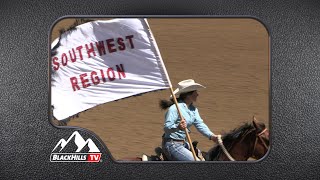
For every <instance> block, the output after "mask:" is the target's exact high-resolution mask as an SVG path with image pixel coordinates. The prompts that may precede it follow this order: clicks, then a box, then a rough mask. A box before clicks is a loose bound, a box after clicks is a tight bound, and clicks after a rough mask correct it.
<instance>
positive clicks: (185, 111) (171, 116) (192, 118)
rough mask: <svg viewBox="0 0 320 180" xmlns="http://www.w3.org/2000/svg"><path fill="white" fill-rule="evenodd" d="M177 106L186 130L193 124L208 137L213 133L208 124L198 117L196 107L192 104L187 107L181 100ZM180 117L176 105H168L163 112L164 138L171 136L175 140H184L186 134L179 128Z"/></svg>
mask: <svg viewBox="0 0 320 180" xmlns="http://www.w3.org/2000/svg"><path fill="white" fill-rule="evenodd" d="M178 106H179V109H180V112H181V114H182V117H183V118H184V119H185V120H186V123H187V128H188V131H189V132H190V130H189V127H190V126H192V125H194V126H195V127H196V128H197V130H198V131H199V132H200V133H201V134H203V135H204V136H206V137H208V138H209V139H210V137H211V136H212V135H213V133H212V132H211V130H210V129H209V128H208V126H207V125H206V124H205V123H204V122H203V120H202V118H201V117H200V114H199V111H198V109H197V108H196V107H195V106H193V105H192V104H191V105H190V106H189V108H188V107H187V105H186V104H185V103H184V102H183V101H179V102H178ZM180 120H181V119H180V117H179V114H178V110H177V108H176V105H175V104H173V105H171V106H170V107H169V109H168V111H167V112H166V114H165V123H164V132H165V135H164V138H171V139H176V140H185V138H186V134H185V131H184V130H180V129H179V127H178V126H179V123H180Z"/></svg>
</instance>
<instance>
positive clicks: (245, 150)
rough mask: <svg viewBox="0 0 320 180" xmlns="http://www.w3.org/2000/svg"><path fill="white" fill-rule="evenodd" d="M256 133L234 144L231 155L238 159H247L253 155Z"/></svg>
mask: <svg viewBox="0 0 320 180" xmlns="http://www.w3.org/2000/svg"><path fill="white" fill-rule="evenodd" d="M254 137H255V136H254V134H253V133H250V134H248V135H247V137H245V138H244V139H242V140H241V141H239V142H236V143H234V144H233V147H232V148H231V150H230V152H229V153H230V155H231V156H232V157H233V158H234V159H235V160H236V161H247V160H248V159H249V158H250V156H252V154H251V153H252V151H253V146H254V142H253V141H254V140H255V139H254Z"/></svg>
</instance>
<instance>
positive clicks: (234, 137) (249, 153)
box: [203, 120, 269, 161]
mask: <svg viewBox="0 0 320 180" xmlns="http://www.w3.org/2000/svg"><path fill="white" fill-rule="evenodd" d="M222 140H223V144H224V146H225V148H226V149H227V151H228V153H229V154H230V155H231V156H232V158H233V159H234V160H236V161H247V160H248V159H249V158H250V157H251V158H254V159H260V158H262V157H263V156H264V155H265V154H266V153H267V151H268V149H269V131H268V129H267V128H266V127H265V125H264V124H263V123H256V122H255V120H253V121H252V124H248V123H246V124H244V125H243V126H241V127H239V128H237V129H235V130H233V131H232V132H230V133H228V134H226V135H224V136H223V138H222ZM203 156H204V157H205V159H206V161H230V159H229V158H228V157H227V155H226V153H224V151H223V150H222V148H221V146H220V145H217V146H215V147H213V148H211V149H210V150H209V151H208V152H207V153H205V152H203Z"/></svg>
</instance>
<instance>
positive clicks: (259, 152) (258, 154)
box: [251, 118, 269, 159]
mask: <svg viewBox="0 0 320 180" xmlns="http://www.w3.org/2000/svg"><path fill="white" fill-rule="evenodd" d="M252 124H253V126H254V127H255V141H254V145H253V150H252V153H251V154H252V155H251V156H252V157H253V158H256V159H260V158H262V157H263V156H264V155H265V154H266V153H267V151H268V150H269V130H268V129H267V128H266V127H265V125H264V124H259V123H257V122H256V120H255V118H254V119H253V121H252Z"/></svg>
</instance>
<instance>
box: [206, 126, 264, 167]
mask: <svg viewBox="0 0 320 180" xmlns="http://www.w3.org/2000/svg"><path fill="white" fill-rule="evenodd" d="M258 124H259V126H260V127H261V128H265V125H264V124H263V123H258ZM253 128H254V126H253V124H251V123H245V124H243V125H242V126H240V127H238V128H235V129H234V130H232V131H230V132H229V133H226V134H224V135H223V136H222V141H223V145H224V146H225V147H226V149H228V148H229V147H230V145H232V142H233V141H234V140H236V139H237V138H239V137H241V136H242V135H244V133H246V132H248V131H249V130H251V129H253ZM258 131H261V130H260V129H259V130H258ZM220 153H223V151H222V149H221V147H220V146H219V145H215V146H214V147H213V148H211V149H210V150H209V151H208V154H207V157H206V158H207V160H210V161H213V160H216V159H217V157H218V155H219V154H220Z"/></svg>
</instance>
